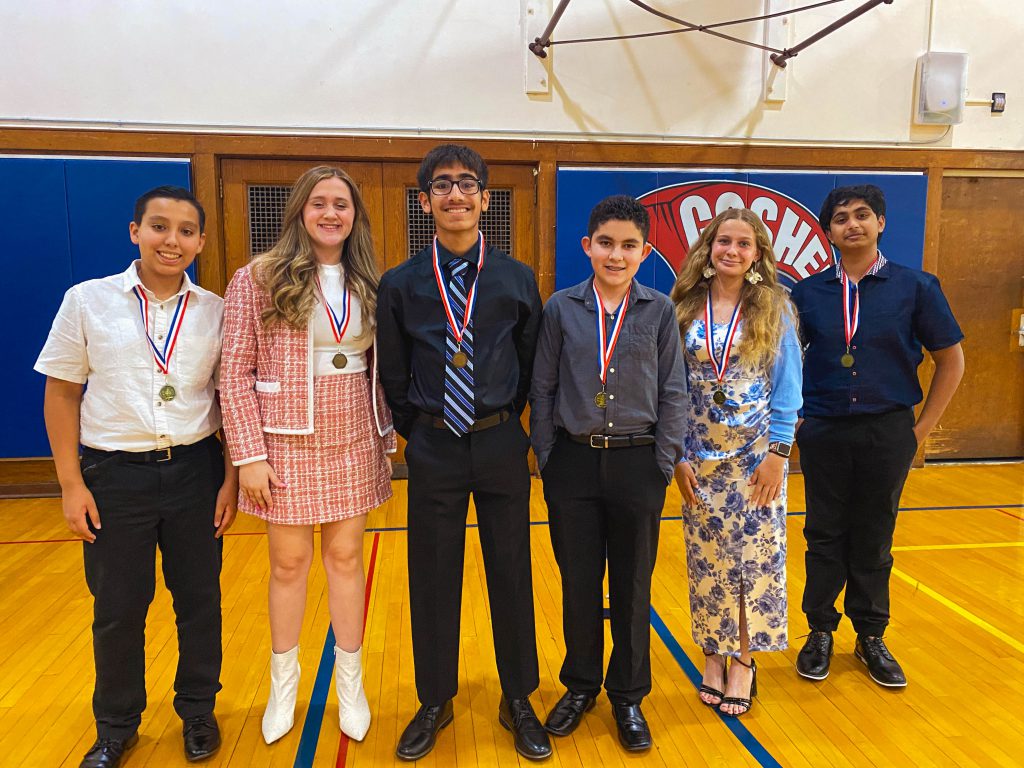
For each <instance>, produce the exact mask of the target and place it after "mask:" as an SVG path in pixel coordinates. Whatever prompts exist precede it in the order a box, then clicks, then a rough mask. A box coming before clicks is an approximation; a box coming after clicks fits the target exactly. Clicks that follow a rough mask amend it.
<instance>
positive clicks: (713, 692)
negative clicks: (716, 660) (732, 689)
mask: <svg viewBox="0 0 1024 768" xmlns="http://www.w3.org/2000/svg"><path fill="white" fill-rule="evenodd" d="M701 650H702V651H704V656H705V657H711V656H718V655H719V654H717V653H708V651H707V650H705V649H703V648H702V649H701ZM728 679H729V668H728V666H727V665H726V663H725V661H724V660H723V662H722V685H723V686H724V685H725V681H726V680H728ZM697 693H698V694H701V693H706V694H708V695H709V696H717V697H718V703H717V704H715V703H712V702H710V701H704V699H701V700H700V703H701V704H703V705H704V706H705V707H719V706H721V705H722V702H723V701H724V700H725V693H724V692H723V691H720V690H718V689H717V688H712V687H711V686H710V685H704V683H703V682H702V683H701V684H700V688H698V689H697ZM698 698H699V696H698Z"/></svg>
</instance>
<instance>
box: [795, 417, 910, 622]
mask: <svg viewBox="0 0 1024 768" xmlns="http://www.w3.org/2000/svg"><path fill="white" fill-rule="evenodd" d="M913 428H914V412H913V411H912V410H910V409H909V408H908V409H905V410H899V411H893V412H890V413H885V414H879V415H863V416H847V417H842V418H829V419H822V418H809V419H807V420H806V421H804V423H803V424H802V425H801V427H800V430H799V432H798V433H797V445H799V446H800V468H801V469H802V470H803V474H804V484H805V488H806V493H807V519H806V522H805V523H804V538H805V539H806V540H807V555H806V567H807V583H806V586H805V587H804V597H803V611H804V613H805V614H806V615H807V622H808V624H809V626H810V628H811V629H812V630H820V631H826V632H834V631H835V630H836V629H837V628H838V626H839V619H840V618H841V614H840V613H839V612H838V611H837V610H836V608H835V602H836V598H837V597H838V596H839V593H840V591H841V590H842V589H843V586H844V585H845V587H846V599H845V605H844V608H845V610H846V615H847V616H849V618H850V621H851V622H853V627H854V629H855V630H856V631H857V634H859V635H869V636H874V637H881V636H882V634H883V633H884V632H885V628H886V626H887V625H888V624H889V576H890V572H891V571H892V563H893V558H892V537H893V531H894V530H895V528H896V513H897V510H898V509H899V502H900V494H901V493H902V492H903V484H904V483H905V482H906V479H907V473H908V472H909V471H910V465H911V462H912V461H913V460H914V454H915V452H916V451H917V439H916V438H915V437H914V431H913Z"/></svg>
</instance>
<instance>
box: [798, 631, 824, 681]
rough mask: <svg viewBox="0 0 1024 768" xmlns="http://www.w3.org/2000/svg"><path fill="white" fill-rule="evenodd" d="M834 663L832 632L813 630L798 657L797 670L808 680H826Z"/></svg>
mask: <svg viewBox="0 0 1024 768" xmlns="http://www.w3.org/2000/svg"><path fill="white" fill-rule="evenodd" d="M831 663H832V633H831V632H821V631H812V632H811V634H809V635H808V636H807V642H806V643H804V647H803V648H801V649H800V653H799V654H798V655H797V657H796V671H797V674H798V675H800V677H806V678H807V679H808V680H824V679H825V678H826V677H828V668H829V665H830V664H831Z"/></svg>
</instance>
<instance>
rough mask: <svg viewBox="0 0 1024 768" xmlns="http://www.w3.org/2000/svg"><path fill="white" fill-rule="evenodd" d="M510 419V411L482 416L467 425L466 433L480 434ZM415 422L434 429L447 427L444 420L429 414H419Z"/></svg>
mask: <svg viewBox="0 0 1024 768" xmlns="http://www.w3.org/2000/svg"><path fill="white" fill-rule="evenodd" d="M510 418H512V413H511V411H497V412H496V413H492V414H491V415H490V416H484V417H483V418H482V419H477V420H476V421H474V422H473V423H472V424H470V425H469V429H468V430H467V431H468V432H482V431H483V430H485V429H490V428H491V427H496V426H498V425H499V424H504V423H505V422H506V421H508V420H509V419H510ZM417 420H418V421H419V422H420V423H421V424H429V425H430V426H431V427H433V428H434V429H448V425H447V424H445V423H444V419H442V418H441V417H440V416H431V415H430V414H429V413H421V414H420V415H419V416H418V417H417Z"/></svg>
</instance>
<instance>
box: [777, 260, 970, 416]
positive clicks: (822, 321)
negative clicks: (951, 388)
mask: <svg viewBox="0 0 1024 768" xmlns="http://www.w3.org/2000/svg"><path fill="white" fill-rule="evenodd" d="M858 290H859V292H860V325H859V327H858V330H857V333H856V334H855V335H854V337H853V340H852V341H851V346H850V354H852V355H853V358H854V364H853V366H852V367H851V368H844V367H843V365H842V364H841V363H840V358H841V357H842V356H843V354H844V353H845V352H846V337H845V335H844V332H843V286H842V283H841V282H840V279H839V270H838V268H836V267H829V268H828V269H825V270H824V271H822V272H819V273H818V274H816V275H812V276H811V277H808V278H807V279H805V280H802V281H800V282H799V283H797V284H796V287H794V288H793V302H794V303H795V304H796V307H797V310H798V311H799V313H800V335H801V337H802V339H803V342H804V346H805V352H804V408H803V415H804V416H805V417H807V416H812V417H815V416H816V417H826V418H828V417H835V416H852V415H856V414H868V413H888V412H890V411H896V410H899V409H901V408H911V407H913V406H915V405H917V404H918V403H919V402H921V397H922V393H921V384H920V382H919V380H918V378H917V367H918V366H919V365H920V364H921V361H922V360H923V359H924V352H923V351H922V347H924V348H925V349H927V350H929V351H930V352H931V351H935V350H939V349H945V348H946V347H951V346H953V345H954V344H956V343H957V342H959V341H960V340H961V339H963V337H964V335H963V332H962V331H961V330H960V326H959V324H957V322H956V318H954V317H953V312H952V310H950V308H949V302H947V301H946V297H945V295H943V293H942V288H941V287H940V286H939V280H938V278H937V277H935V275H931V274H928V273H927V272H922V271H920V270H917V269H911V268H909V267H904V266H901V265H900V264H894V263H893V262H891V261H887V262H885V263H884V264H883V265H882V266H881V267H880V268H879V269H878V271H877V273H876V274H874V275H872V274H867V275H865V276H864V277H862V278H861V280H860V282H859V283H858Z"/></svg>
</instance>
